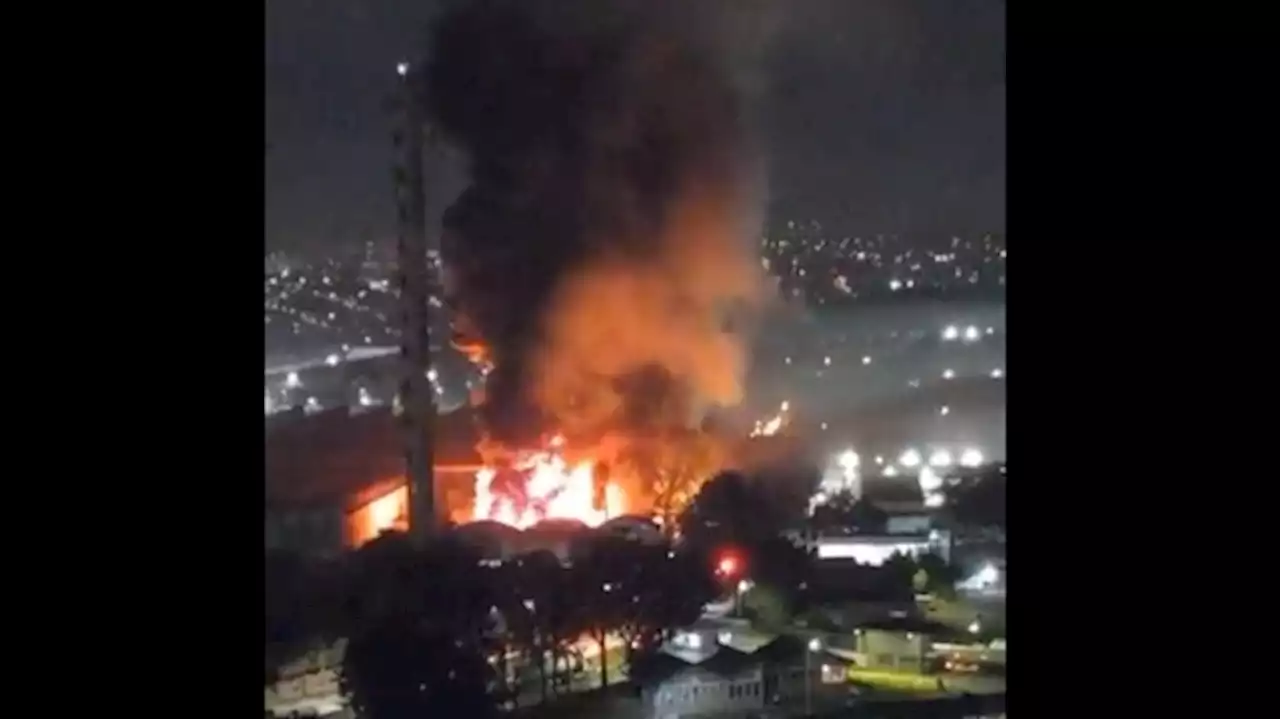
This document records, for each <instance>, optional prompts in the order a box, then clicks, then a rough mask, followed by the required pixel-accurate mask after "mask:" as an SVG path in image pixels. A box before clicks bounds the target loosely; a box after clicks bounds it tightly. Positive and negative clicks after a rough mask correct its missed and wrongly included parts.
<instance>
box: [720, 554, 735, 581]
mask: <svg viewBox="0 0 1280 719" xmlns="http://www.w3.org/2000/svg"><path fill="white" fill-rule="evenodd" d="M739 569H740V567H739V564H738V558H737V557H735V556H733V555H732V554H726V555H724V556H723V557H721V558H720V561H719V562H717V563H716V573H717V574H720V575H721V576H725V577H732V576H735V575H736V574H737V573H738V570H739Z"/></svg>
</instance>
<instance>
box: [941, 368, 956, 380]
mask: <svg viewBox="0 0 1280 719" xmlns="http://www.w3.org/2000/svg"><path fill="white" fill-rule="evenodd" d="M955 376H956V371H955V370H953V369H944V370H942V379H955Z"/></svg>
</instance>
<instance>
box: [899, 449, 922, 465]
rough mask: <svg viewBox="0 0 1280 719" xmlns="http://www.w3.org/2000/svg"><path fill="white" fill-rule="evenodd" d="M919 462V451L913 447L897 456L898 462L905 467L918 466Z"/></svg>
mask: <svg viewBox="0 0 1280 719" xmlns="http://www.w3.org/2000/svg"><path fill="white" fill-rule="evenodd" d="M920 462H921V458H920V452H919V451H917V450H915V449H908V450H907V451H905V452H903V453H902V456H901V457H898V464H901V465H902V466H903V467H906V468H907V469H910V468H912V467H918V466H920Z"/></svg>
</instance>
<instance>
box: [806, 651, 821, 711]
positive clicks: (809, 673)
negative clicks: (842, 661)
mask: <svg viewBox="0 0 1280 719" xmlns="http://www.w3.org/2000/svg"><path fill="white" fill-rule="evenodd" d="M806 649H808V651H806V652H805V653H804V713H805V716H808V715H810V714H813V660H812V657H813V654H814V653H815V652H820V651H822V640H821V639H819V638H817V637H814V638H812V639H810V640H809V645H808V646H807V647H806Z"/></svg>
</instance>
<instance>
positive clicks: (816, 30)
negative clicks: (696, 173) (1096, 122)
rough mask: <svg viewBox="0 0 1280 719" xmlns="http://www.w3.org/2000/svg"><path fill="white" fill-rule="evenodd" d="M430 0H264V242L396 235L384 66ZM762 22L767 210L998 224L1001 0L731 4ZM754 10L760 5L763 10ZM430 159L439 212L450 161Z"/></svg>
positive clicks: (424, 20) (848, 227) (899, 225)
mask: <svg viewBox="0 0 1280 719" xmlns="http://www.w3.org/2000/svg"><path fill="white" fill-rule="evenodd" d="M437 5H438V2H434V1H433V0H379V2H377V3H364V2H351V0H273V1H272V2H269V3H266V38H265V53H264V65H265V67H264V70H265V83H264V84H265V110H266V116H265V135H266V137H265V143H264V144H265V147H266V159H265V178H264V182H265V188H264V189H265V214H266V222H265V227H264V232H265V243H266V249H267V250H268V251H270V250H275V249H283V250H292V251H307V252H314V251H324V250H326V249H328V248H333V249H337V248H339V247H341V246H351V245H353V244H355V243H358V242H360V241H362V240H366V239H368V240H383V239H387V238H390V237H391V236H392V235H393V233H394V225H395V223H394V219H395V211H394V206H393V194H392V187H391V181H390V176H391V166H392V149H391V141H390V136H391V130H392V128H391V125H390V118H389V116H388V114H387V112H386V110H385V101H386V98H387V97H388V94H389V92H390V91H391V89H392V87H393V84H394V67H395V63H396V62H397V61H398V60H400V59H403V58H405V57H413V56H418V55H421V54H422V44H421V41H420V38H422V37H424V36H425V34H426V28H427V24H428V23H429V21H430V19H431V17H432V15H433V13H434V12H435V8H436V6H437ZM733 7H735V8H741V11H740V12H739V13H738V15H735V16H734V20H735V27H736V26H737V25H738V24H741V25H742V26H743V27H750V28H754V29H755V30H756V31H757V32H758V31H759V30H758V29H759V28H760V27H762V26H765V27H768V28H769V30H770V32H769V37H770V42H769V44H768V50H767V51H765V52H764V53H763V62H762V63H761V65H760V68H761V74H760V79H761V81H762V83H763V91H762V94H761V97H760V101H759V102H760V104H759V108H758V115H759V118H760V124H761V126H762V131H763V141H764V145H765V148H766V151H767V155H768V157H767V159H768V163H769V183H770V214H771V215H772V219H775V220H777V219H782V218H797V219H801V218H805V219H807V218H814V219H818V220H820V221H822V222H823V223H826V224H829V225H830V226H831V227H832V228H833V229H836V230H838V231H839V230H842V229H845V231H857V232H892V233H901V234H904V235H912V234H934V233H970V232H987V231H991V232H1002V231H1003V230H1004V227H1005V220H1004V216H1005V157H1006V155H1005V72H1004V54H1005V32H1004V12H1005V5H1004V3H1003V2H993V1H988V2H975V3H958V2H954V0H857V1H856V2H853V1H851V0H791V1H790V2H786V3H781V2H773V1H771V0H739V4H737V5H733ZM761 9H763V10H764V11H767V12H766V14H761V13H760V11H761ZM443 165H444V166H442V167H440V168H434V169H435V172H433V173H432V175H433V176H432V185H433V186H432V188H431V189H432V204H433V206H435V209H436V210H437V211H438V210H439V208H441V207H443V206H444V205H445V204H447V203H448V202H449V201H451V200H452V198H453V195H454V194H455V193H456V192H457V190H458V189H459V187H460V179H459V177H458V172H457V171H456V161H454V162H445V163H443Z"/></svg>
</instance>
